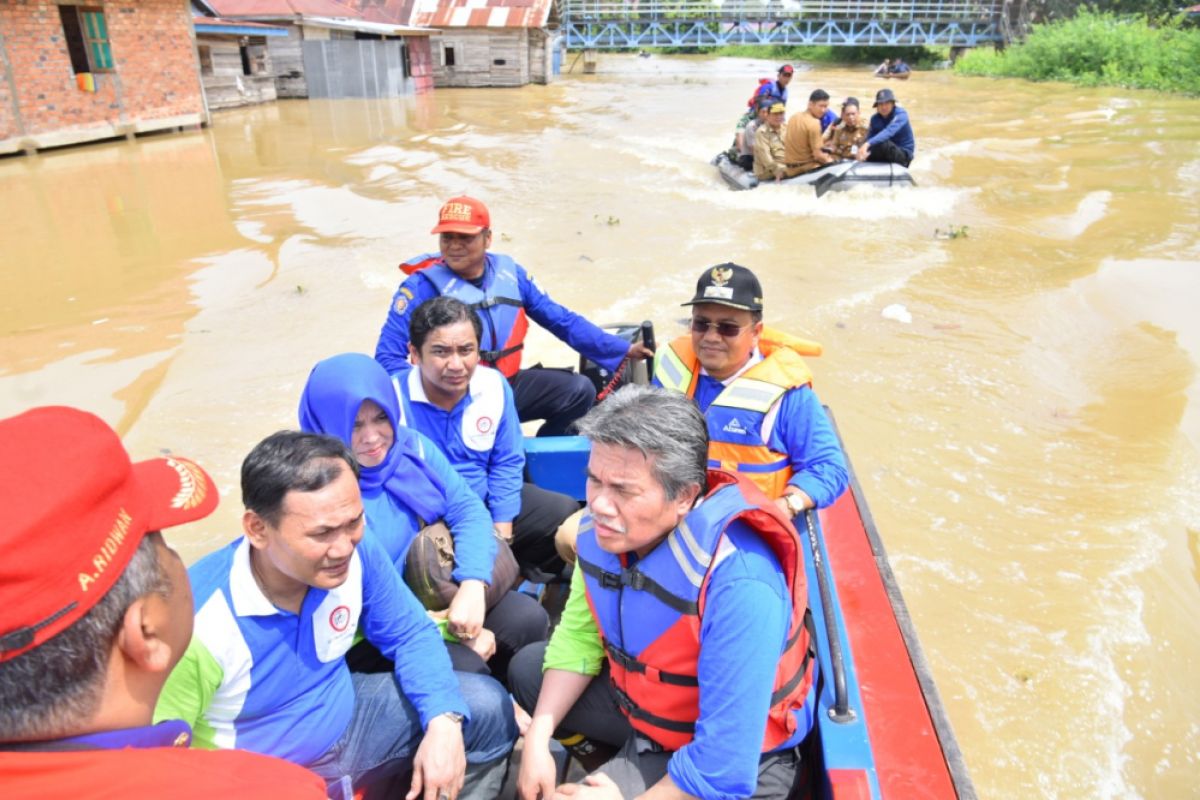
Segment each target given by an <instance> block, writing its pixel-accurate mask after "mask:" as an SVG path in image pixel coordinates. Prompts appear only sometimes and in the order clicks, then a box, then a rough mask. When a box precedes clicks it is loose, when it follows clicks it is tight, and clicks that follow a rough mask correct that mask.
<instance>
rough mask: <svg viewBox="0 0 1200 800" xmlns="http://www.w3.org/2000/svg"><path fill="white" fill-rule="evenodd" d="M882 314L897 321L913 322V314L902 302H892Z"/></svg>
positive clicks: (906, 323) (885, 317)
mask: <svg viewBox="0 0 1200 800" xmlns="http://www.w3.org/2000/svg"><path fill="white" fill-rule="evenodd" d="M880 316H882V317H883V318H884V319H890V320H893V321H895V322H903V323H904V324H905V325H908V324H910V323H911V322H912V314H910V313H908V309H907V308H905V307H904V306H903V305H901V304H900V303H892V304H891V305H890V306H888V307H887V308H885V309H884V310H883V311H882V312H881V313H880Z"/></svg>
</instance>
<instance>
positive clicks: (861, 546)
mask: <svg viewBox="0 0 1200 800" xmlns="http://www.w3.org/2000/svg"><path fill="white" fill-rule="evenodd" d="M826 411H827V412H828V409H826ZM829 416H830V421H831V422H833V424H834V429H835V431H836V429H837V424H836V422H834V421H833V415H832V413H830V415H829ZM838 436H839V439H840V438H841V436H840V434H839V435H838ZM844 451H845V447H843V452H844ZM846 466H847V469H848V471H849V473H850V491H849V492H847V493H846V494H844V495H842V497H841V498H840V499H839V500H838V501H837V502H836V503H834V504H833V505H832V506H830V507H829V508H827V509H825V510H823V511H822V512H821V515H820V516H821V523H822V528H823V529H824V530H825V532H826V536H825V549H826V552H827V557H828V559H829V564H830V567H831V570H832V572H833V575H834V576H835V582H836V584H837V591H838V597H839V600H840V603H841V610H842V615H843V617H844V620H845V625H846V629H847V633H848V637H849V639H850V649H851V651H852V652H853V654H854V663H855V667H856V670H857V673H858V681H859V686H860V692H861V695H862V702H863V705H864V709H863V710H864V717H865V718H866V723H867V730H868V733H869V735H870V739H871V746H872V751H873V753H874V756H875V768H876V777H877V778H878V781H879V786H880V790H881V793H882V795H883V797H885V798H910V797H928V798H962V800H974V798H975V797H976V795H975V788H974V786H973V785H972V784H971V779H970V777H969V776H968V774H967V770H966V764H965V763H964V761H963V757H962V751H961V750H959V747H958V743H957V741H955V739H954V732H953V729H952V728H951V726H950V720H949V718H948V717H947V715H946V711H945V707H944V706H943V705H942V702H941V698H940V697H939V696H938V693H937V688H936V686H935V685H934V682H933V673H932V671H931V670H930V669H929V663H928V662H927V661H926V659H925V655H924V652H923V651H922V650H921V645H920V642H919V641H918V639H917V634H916V630H915V629H914V628H913V624H912V619H911V618H910V617H909V614H908V609H907V607H906V606H905V605H904V599H903V597H901V595H900V588H899V586H898V585H897V584H896V579H895V576H894V575H893V574H892V570H891V567H890V565H889V564H888V560H887V554H886V552H885V551H884V548H883V543H882V542H881V541H880V538H879V533H878V531H877V530H876V528H875V521H874V519H873V518H872V517H871V512H870V510H869V509H868V508H867V504H866V502H865V501H864V500H863V492H862V486H861V485H860V484H859V482H858V478H857V476H856V475H855V473H854V468H853V466H852V465H851V464H850V459H849V457H847V459H846ZM830 775H831V776H832V775H833V771H831V772H830ZM834 796H835V797H839V798H840V797H841V796H842V795H841V794H838V793H837V792H835V793H834ZM847 796H850V797H854V796H855V795H853V794H849V795H847Z"/></svg>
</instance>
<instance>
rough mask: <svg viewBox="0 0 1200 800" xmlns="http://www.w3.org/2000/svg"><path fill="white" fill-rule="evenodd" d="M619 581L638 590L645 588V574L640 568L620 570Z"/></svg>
mask: <svg viewBox="0 0 1200 800" xmlns="http://www.w3.org/2000/svg"><path fill="white" fill-rule="evenodd" d="M621 583H623V584H625V585H626V586H628V587H629V588H630V589H633V590H634V591H638V592H640V591H642V590H643V589H645V588H646V576H645V575H644V574H642V572H641V571H640V570H636V569H627V570H624V571H622V572H621Z"/></svg>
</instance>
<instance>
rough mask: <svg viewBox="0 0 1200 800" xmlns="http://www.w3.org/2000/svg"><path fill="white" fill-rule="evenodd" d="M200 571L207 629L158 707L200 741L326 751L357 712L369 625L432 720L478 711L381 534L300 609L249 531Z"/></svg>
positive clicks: (271, 750)
mask: <svg viewBox="0 0 1200 800" xmlns="http://www.w3.org/2000/svg"><path fill="white" fill-rule="evenodd" d="M188 574H189V576H190V577H191V581H192V591H193V593H194V596H195V603H196V625H195V633H194V634H193V637H192V643H191V646H189V647H188V649H187V652H186V653H185V654H184V657H183V659H182V660H181V661H180V662H179V664H178V665H177V666H176V667H175V669H174V670H173V671H172V672H171V676H170V678H168V680H167V684H166V686H165V687H164V689H163V692H162V695H161V696H160V697H159V700H158V706H157V707H156V708H155V719H156V720H159V719H182V720H184V721H186V722H188V723H189V724H191V726H192V729H193V732H194V735H195V740H194V742H195V746H197V747H205V748H213V749H215V748H237V749H241V750H251V751H254V752H258V753H266V754H268V755H272V756H277V757H279V758H285V759H287V760H288V761H292V762H295V763H297V764H309V763H312V762H313V761H315V760H316V759H317V758H319V757H320V756H322V755H324V754H325V752H326V751H328V750H329V749H330V748H331V747H333V745H334V744H336V743H337V741H338V739H339V738H341V736H342V734H343V733H344V732H345V731H346V728H347V727H348V726H349V724H350V720H351V717H352V716H353V713H354V687H353V684H352V683H351V680H350V670H349V668H348V667H347V666H346V662H345V659H344V656H345V655H346V651H347V650H349V649H350V646H351V645H352V644H353V643H354V639H355V632H356V631H357V630H361V631H362V633H363V634H364V636H365V638H366V639H367V640H368V641H370V642H371V643H372V644H374V645H375V646H376V647H378V648H379V650H380V651H381V652H382V653H383V654H384V655H385V656H387V657H388V658H390V659H392V660H393V661H394V662H395V665H396V667H395V674H396V679H397V681H398V682H399V685H400V686H402V687H403V690H404V693H405V696H406V697H407V698H408V700H409V701H410V702H411V703H412V704H413V705H414V706H415V707H416V709H417V712H418V714H419V715H420V718H421V724H422V726H424V725H427V724H428V722H429V720H430V719H432V718H433V717H435V716H437V715H438V714H441V713H444V712H447V711H455V712H458V713H460V714H464V715H466V714H467V713H468V711H467V706H466V703H465V702H464V701H463V698H462V696H461V694H460V693H459V690H458V681H457V679H456V678H455V676H454V673H453V671H452V669H451V666H450V660H449V657H448V656H447V654H446V648H445V646H444V645H443V644H442V641H441V638H440V636H439V635H438V631H437V628H436V627H434V625H433V623H432V622H431V621H430V619H429V617H428V616H426V614H425V610H424V609H423V608H422V607H421V605H420V603H418V602H417V599H416V598H415V597H414V596H413V595H412V592H410V591H409V590H408V588H407V587H405V586H404V584H403V581H402V580H401V578H400V576H399V574H398V573H397V572H396V569H395V567H394V566H393V565H392V562H391V560H390V559H389V558H388V557H387V554H386V553H384V552H383V550H382V549H381V548H380V546H379V545H378V544H377V543H375V542H374V541H373V540H372V538H371V537H370V536H364V537H363V538H362V540H361V541H360V542H359V544H358V547H357V548H356V549H355V552H354V555H353V556H352V557H351V562H350V571H349V575H348V576H347V578H346V581H345V582H344V583H343V584H342V585H341V586H339V587H337V588H336V589H331V590H328V591H326V590H323V589H315V588H310V589H309V590H308V594H307V595H306V596H305V598H304V602H303V604H302V605H301V608H300V613H299V614H293V613H291V612H290V611H285V610H282V609H279V608H276V607H275V605H273V604H272V603H271V601H270V600H268V599H267V597H266V595H264V594H263V592H262V590H261V589H259V588H258V584H257V583H256V582H255V580H254V576H253V574H252V573H251V571H250V544H249V542H248V541H247V540H246V539H245V538H244V537H242V538H239V539H237V540H236V541H234V542H231V543H230V544H229V545H227V546H226V547H223V548H221V549H220V550H218V551H216V552H215V553H211V554H209V555H208V556H205V557H204V558H203V559H201V560H200V561H198V562H197V563H196V564H194V565H193V566H192V567H191V569H189V570H188Z"/></svg>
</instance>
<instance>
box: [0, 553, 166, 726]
mask: <svg viewBox="0 0 1200 800" xmlns="http://www.w3.org/2000/svg"><path fill="white" fill-rule="evenodd" d="M156 538H157V534H154V533H148V534H146V535H145V536H144V537H143V538H142V541H141V542H139V543H138V547H137V550H135V551H134V553H133V558H132V559H130V561H129V564H128V566H126V567H125V571H124V572H123V573H121V577H120V578H118V579H117V582H116V583H115V584H113V587H112V588H111V589H109V590H108V593H107V594H105V595H104V597H103V598H101V599H100V602H98V603H96V605H95V606H93V607H92V609H91V610H90V611H88V612H87V614H85V615H84V616H82V617H81V618H80V619H79V620H78V621H77V622H75V624H73V625H71V627H69V628H67V629H66V630H64V631H62V632H61V633H59V634H57V635H56V636H54V637H52V638H50V639H48V640H47V641H45V642H43V643H42V644H40V645H38V646H37V647H35V648H33V649H32V650H29V651H27V652H25V653H22V654H21V655H19V656H16V657H15V658H12V659H10V660H8V661H5V662H3V663H0V741H30V740H38V739H54V738H60V737H62V736H67V735H70V734H72V733H75V732H76V731H77V730H78V728H79V726H80V725H81V724H83V723H84V722H87V721H88V720H89V719H91V718H92V716H94V715H95V713H96V712H97V711H98V710H99V708H100V701H101V699H102V693H103V689H104V678H105V675H106V673H107V671H108V659H109V655H110V653H111V652H112V644H113V641H114V640H115V639H116V637H117V633H118V632H119V631H120V629H121V624H122V621H123V620H124V618H125V612H126V610H128V608H129V606H131V605H132V604H133V602H134V601H135V600H137V599H138V598H140V597H144V596H145V595H147V594H150V593H152V592H155V593H159V594H167V593H169V592H170V591H171V584H170V579H169V578H168V577H167V575H166V573H165V572H164V571H163V569H162V565H161V564H159V562H158V553H157V552H156V551H155V539H156Z"/></svg>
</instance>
